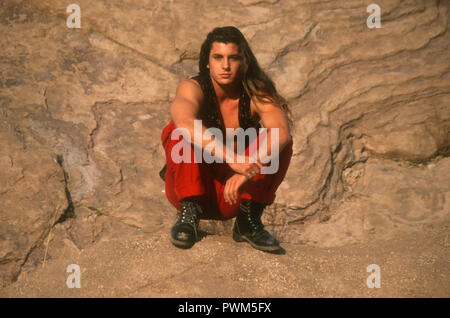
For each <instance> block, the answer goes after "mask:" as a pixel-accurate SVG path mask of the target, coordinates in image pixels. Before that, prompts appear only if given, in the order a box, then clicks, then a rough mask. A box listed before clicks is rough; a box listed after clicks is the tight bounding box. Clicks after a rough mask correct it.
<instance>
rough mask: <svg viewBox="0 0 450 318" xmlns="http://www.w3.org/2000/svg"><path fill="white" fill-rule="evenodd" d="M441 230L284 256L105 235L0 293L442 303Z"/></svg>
mask: <svg viewBox="0 0 450 318" xmlns="http://www.w3.org/2000/svg"><path fill="white" fill-rule="evenodd" d="M449 226H450V224H449V223H447V224H440V225H439V226H427V227H424V228H423V231H421V232H420V233H421V234H407V235H403V236H398V237H397V238H396V239H395V240H389V241H373V242H368V243H365V244H354V245H347V246H340V247H333V248H323V247H312V246H307V245H294V244H283V247H284V249H285V250H286V253H285V254H284V255H274V254H268V253H264V252H260V251H257V250H254V249H253V248H252V247H251V246H250V245H248V244H246V243H236V242H234V241H233V240H232V238H231V237H230V236H222V235H208V236H205V237H204V238H203V239H202V240H201V241H200V242H198V243H197V244H196V245H195V246H194V247H193V248H191V249H188V250H181V249H177V248H175V247H174V246H172V245H171V243H170V241H169V234H168V233H166V232H161V233H154V234H141V235H138V236H135V237H131V238H126V239H120V238H114V239H112V240H109V241H105V242H100V243H98V244H96V245H93V246H92V247H89V248H86V249H84V250H82V251H80V252H74V251H73V250H70V249H64V250H63V251H62V252H61V253H60V254H59V257H57V258H56V257H53V258H52V259H48V260H46V264H45V267H43V266H42V264H41V265H39V266H37V267H24V270H23V271H22V273H21V275H20V276H19V278H18V280H17V281H16V282H15V283H13V284H11V285H9V286H7V287H6V288H4V289H2V290H0V296H1V297H218V298H221V297H264V298H265V297H293V298H297V297H450V253H449V251H450V249H449V247H450V231H449ZM70 264H77V265H79V268H80V275H79V278H80V279H79V281H80V288H68V285H67V281H68V280H69V282H75V280H73V279H72V278H73V277H74V276H73V275H74V272H69V273H68V272H67V271H66V270H67V267H68V265H70ZM370 264H376V265H378V266H379V269H380V276H379V277H380V280H379V281H380V288H376V287H375V288H369V287H368V285H367V279H368V277H369V276H370V275H372V274H374V272H373V273H372V272H371V273H369V272H367V268H368V266H369V265H370ZM71 275H72V276H71ZM68 278H69V279H68ZM372 281H373V282H375V281H374V280H372Z"/></svg>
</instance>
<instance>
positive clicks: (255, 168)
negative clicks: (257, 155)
mask: <svg viewBox="0 0 450 318" xmlns="http://www.w3.org/2000/svg"><path fill="white" fill-rule="evenodd" d="M245 159H246V160H245V161H246V163H228V165H229V166H230V168H231V169H233V171H234V172H236V173H238V174H241V175H243V176H246V177H249V176H250V175H251V176H254V175H256V174H258V173H260V172H261V168H262V164H261V163H260V162H259V161H258V162H255V163H250V162H249V160H248V157H246V158H245Z"/></svg>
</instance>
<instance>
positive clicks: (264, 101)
mask: <svg viewBox="0 0 450 318" xmlns="http://www.w3.org/2000/svg"><path fill="white" fill-rule="evenodd" d="M273 107H276V106H274V105H273V102H272V100H271V99H270V98H269V97H262V98H260V99H258V98H257V97H256V96H255V95H253V96H252V98H251V100H250V108H251V111H252V114H253V112H255V113H256V114H260V113H261V112H264V111H270V109H272V108H273Z"/></svg>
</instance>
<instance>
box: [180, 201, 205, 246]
mask: <svg viewBox="0 0 450 318" xmlns="http://www.w3.org/2000/svg"><path fill="white" fill-rule="evenodd" d="M201 212H202V211H201V208H200V206H198V204H196V203H194V202H190V201H184V202H183V203H182V204H181V211H180V218H179V222H180V223H184V224H189V225H191V226H192V228H193V229H194V232H195V236H196V237H197V224H198V214H199V213H201Z"/></svg>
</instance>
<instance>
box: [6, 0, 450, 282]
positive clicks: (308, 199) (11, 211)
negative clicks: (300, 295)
mask: <svg viewBox="0 0 450 318" xmlns="http://www.w3.org/2000/svg"><path fill="white" fill-rule="evenodd" d="M370 3H371V2H368V1H356V0H354V1H319V0H317V1H297V0H286V1H283V0H279V1H278V0H273V1H272V0H267V1H261V0H239V1H227V2H224V1H218V0H217V1H216V0H212V1H209V0H208V1H207V0H202V1H195V2H193V1H179V0H171V1H150V2H142V1H131V0H130V1H120V0H113V1H95V2H92V1H86V0H80V1H77V4H78V5H79V6H80V8H81V28H80V29H69V28H68V27H67V25H66V19H67V17H68V15H69V13H66V7H67V6H68V5H69V4H70V3H65V2H61V1H56V0H50V1H46V2H45V3H43V2H42V1H36V0H28V1H18V0H17V1H15V0H4V1H2V4H1V5H0V32H1V33H2V37H1V38H0V46H1V48H2V50H1V53H0V64H1V71H0V144H1V145H2V147H1V149H0V167H1V169H0V179H1V180H2V182H1V184H0V268H1V278H0V279H1V280H2V281H3V282H4V283H6V282H10V281H11V280H14V279H15V278H17V276H18V275H19V274H20V272H21V271H22V270H23V268H24V266H25V267H26V265H27V264H31V263H33V264H34V263H35V264H40V263H42V261H43V259H44V258H45V257H51V255H50V254H49V255H47V254H46V249H45V247H46V246H48V244H49V243H51V244H55V245H56V246H61V248H62V247H63V246H70V248H72V249H75V250H80V249H83V247H85V246H87V245H90V244H95V243H96V242H98V241H100V240H107V239H108V237H111V236H117V235H124V236H125V235H128V234H129V233H134V232H135V231H140V232H143V233H147V232H152V233H154V232H158V231H161V233H168V231H169V228H170V226H171V225H172V222H173V220H174V217H175V210H174V208H173V207H172V206H171V205H170V204H169V203H168V202H167V200H166V198H165V195H164V193H163V192H162V190H163V189H164V184H163V183H162V181H161V180H160V179H159V176H158V172H159V169H160V168H161V167H162V165H163V164H164V153H163V149H162V147H161V145H160V133H161V129H162V128H163V127H164V126H165V124H166V123H167V122H168V121H169V120H170V116H169V113H168V109H169V106H170V103H171V101H172V99H173V97H174V94H175V89H176V86H177V84H178V82H179V81H180V80H182V79H184V78H186V77H188V76H190V75H194V74H195V73H196V72H197V64H198V53H199V49H200V45H201V43H202V41H203V40H204V38H205V36H206V34H207V33H208V32H209V31H211V30H212V29H213V28H214V27H216V26H225V25H234V26H236V27H238V28H239V29H240V30H241V31H242V32H243V33H244V34H245V36H246V37H247V39H248V40H249V43H250V45H251V47H252V49H253V51H254V53H255V55H256V56H257V58H258V60H259V62H260V64H261V66H262V67H263V68H264V69H265V70H266V71H267V73H268V74H269V75H270V76H271V77H272V78H273V80H274V81H275V83H276V85H277V88H278V89H279V91H280V93H281V94H283V95H284V96H285V97H287V98H288V100H289V102H290V104H291V108H292V111H293V113H294V118H295V131H294V157H293V159H292V163H291V166H290V168H289V171H288V174H287V177H286V179H285V181H284V182H283V183H282V185H281V186H280V189H279V191H278V193H277V200H276V203H275V204H274V205H273V206H271V207H270V208H268V211H267V213H266V215H265V222H266V223H267V224H268V225H269V227H270V230H272V231H273V232H274V233H276V234H277V236H278V237H279V238H280V239H281V240H282V241H286V242H293V243H306V244H312V245H320V246H336V245H344V244H350V243H355V242H360V241H364V240H370V239H375V238H377V239H384V238H389V237H393V236H394V235H395V234H396V233H399V231H420V230H421V226H423V225H424V224H430V223H433V222H437V223H439V222H442V220H448V219H449V218H450V205H449V204H450V178H449V171H450V158H449V154H450V148H449V145H450V134H449V130H450V129H449V127H450V124H449V119H450V95H449V94H450V72H449V68H450V54H449V53H448V52H449V44H450V35H449V32H448V25H449V22H448V10H449V3H448V2H447V1H428V0H422V1H396V0H385V1H381V0H378V1H377V2H376V3H377V4H378V5H379V6H380V8H381V28H373V29H370V28H368V26H367V25H366V19H367V17H368V16H369V15H370V13H368V12H367V11H366V8H367V6H368V5H369V4H370ZM230 225H231V223H230V222H224V223H217V222H205V223H204V224H203V225H202V226H203V227H204V229H205V230H207V231H209V232H215V233H227V234H229V230H230ZM52 231H53V232H54V233H53V236H52V233H51V232H52ZM58 244H59V245H58Z"/></svg>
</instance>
